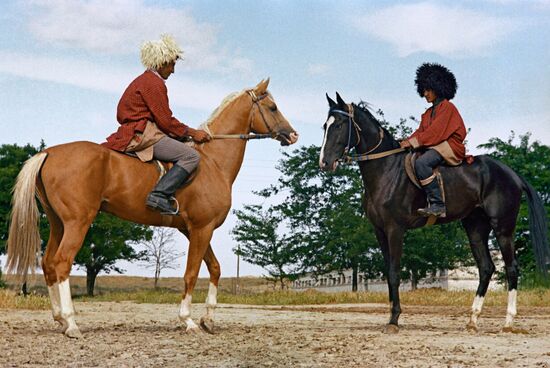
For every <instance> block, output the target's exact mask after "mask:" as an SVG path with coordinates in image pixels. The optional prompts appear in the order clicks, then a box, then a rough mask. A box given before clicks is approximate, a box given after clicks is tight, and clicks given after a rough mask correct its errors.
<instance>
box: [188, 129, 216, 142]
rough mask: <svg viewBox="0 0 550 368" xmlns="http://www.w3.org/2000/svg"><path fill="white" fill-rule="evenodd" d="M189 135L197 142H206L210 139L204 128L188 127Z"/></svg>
mask: <svg viewBox="0 0 550 368" xmlns="http://www.w3.org/2000/svg"><path fill="white" fill-rule="evenodd" d="M189 135H190V136H191V138H193V140H194V141H195V142H197V143H203V142H208V141H209V140H211V139H212V137H210V134H208V133H206V132H205V131H204V130H196V129H189Z"/></svg>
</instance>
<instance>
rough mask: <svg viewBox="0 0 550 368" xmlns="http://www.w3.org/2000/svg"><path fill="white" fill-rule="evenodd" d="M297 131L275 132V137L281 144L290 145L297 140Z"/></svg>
mask: <svg viewBox="0 0 550 368" xmlns="http://www.w3.org/2000/svg"><path fill="white" fill-rule="evenodd" d="M298 136H299V134H298V132H294V131H292V132H288V131H281V132H278V133H277V136H276V137H275V139H277V140H278V141H279V142H281V146H290V145H291V144H294V143H296V142H297V141H298Z"/></svg>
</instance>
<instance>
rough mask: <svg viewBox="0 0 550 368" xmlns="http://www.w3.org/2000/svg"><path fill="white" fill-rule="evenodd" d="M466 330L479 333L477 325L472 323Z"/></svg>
mask: <svg viewBox="0 0 550 368" xmlns="http://www.w3.org/2000/svg"><path fill="white" fill-rule="evenodd" d="M466 330H468V331H470V332H477V331H478V330H477V326H476V325H475V324H473V323H472V322H470V323H468V324H467V325H466Z"/></svg>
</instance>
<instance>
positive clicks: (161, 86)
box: [102, 70, 188, 151]
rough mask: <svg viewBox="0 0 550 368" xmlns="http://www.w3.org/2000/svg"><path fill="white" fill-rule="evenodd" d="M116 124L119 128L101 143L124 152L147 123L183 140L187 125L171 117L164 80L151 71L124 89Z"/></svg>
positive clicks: (147, 71)
mask: <svg viewBox="0 0 550 368" xmlns="http://www.w3.org/2000/svg"><path fill="white" fill-rule="evenodd" d="M117 120H118V122H119V124H120V127H119V128H118V130H117V131H116V132H115V133H113V134H111V135H110V136H109V137H108V138H107V142H105V143H102V145H104V146H106V147H108V148H111V149H114V150H117V151H124V150H125V149H126V147H127V146H128V143H130V141H131V140H132V138H133V137H134V135H135V134H136V133H137V132H139V133H143V131H144V130H145V126H146V124H147V121H148V120H150V121H152V122H155V123H156V124H157V126H158V128H159V129H160V130H161V131H163V132H164V133H165V134H166V135H169V136H172V137H182V136H185V135H186V134H187V131H188V127H187V125H185V124H183V123H181V122H180V121H179V120H178V119H176V118H175V117H174V116H173V115H172V110H170V106H169V102H168V90H167V88H166V85H165V82H164V80H163V79H162V78H161V77H160V76H159V75H158V74H156V73H154V72H153V71H151V70H146V71H145V72H144V73H143V74H141V75H140V76H139V77H137V78H136V79H134V80H133V81H132V83H130V85H129V86H128V88H126V90H125V91H124V93H123V94H122V97H121V98H120V101H119V102H118V108H117Z"/></svg>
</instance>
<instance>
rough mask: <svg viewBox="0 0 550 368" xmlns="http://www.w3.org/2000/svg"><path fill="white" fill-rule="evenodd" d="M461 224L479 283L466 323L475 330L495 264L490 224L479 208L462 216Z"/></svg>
mask: <svg viewBox="0 0 550 368" xmlns="http://www.w3.org/2000/svg"><path fill="white" fill-rule="evenodd" d="M462 225H463V226H464V229H466V234H467V235H468V240H469V241H470V248H471V249H472V254H473V256H474V259H475V261H476V264H477V268H478V270H479V284H478V287H477V291H476V296H475V298H474V302H473V304H472V314H471V316H470V321H469V322H468V324H467V325H466V328H467V329H468V330H470V331H477V330H478V326H477V320H478V318H479V315H480V314H481V310H482V308H483V302H484V300H485V294H486V293H487V289H488V288H489V283H490V281H491V277H492V276H493V273H494V272H495V265H494V263H493V260H492V259H491V254H490V253H489V245H488V242H489V233H490V232H491V226H490V224H489V219H488V218H487V215H486V214H485V213H484V212H483V211H482V210H481V209H477V210H475V211H474V212H472V214H470V215H469V216H468V217H466V218H464V219H463V220H462Z"/></svg>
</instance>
